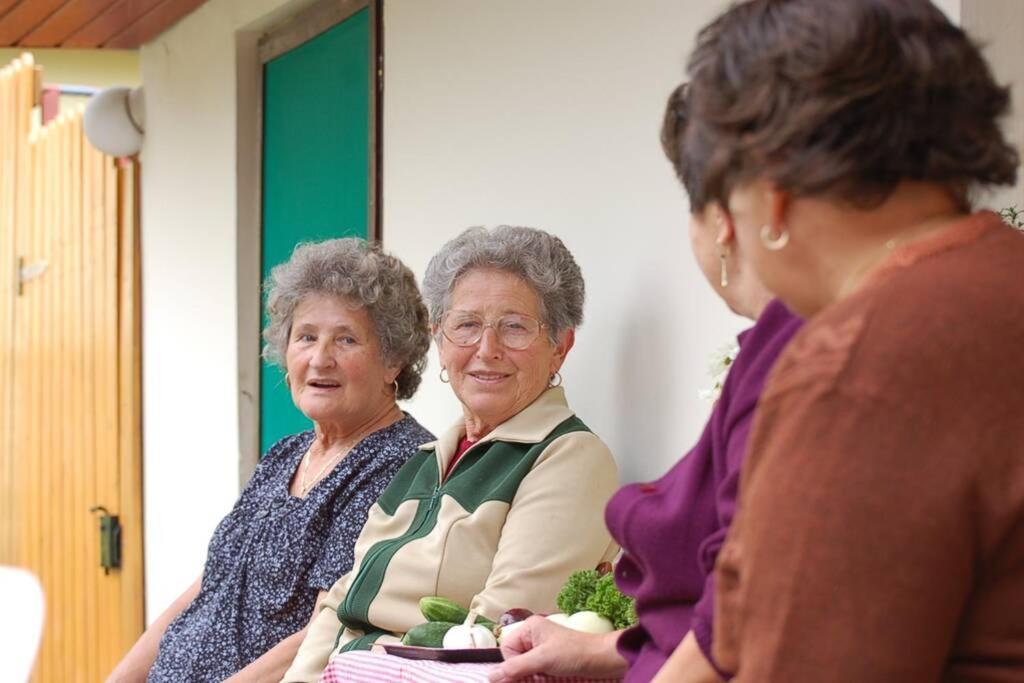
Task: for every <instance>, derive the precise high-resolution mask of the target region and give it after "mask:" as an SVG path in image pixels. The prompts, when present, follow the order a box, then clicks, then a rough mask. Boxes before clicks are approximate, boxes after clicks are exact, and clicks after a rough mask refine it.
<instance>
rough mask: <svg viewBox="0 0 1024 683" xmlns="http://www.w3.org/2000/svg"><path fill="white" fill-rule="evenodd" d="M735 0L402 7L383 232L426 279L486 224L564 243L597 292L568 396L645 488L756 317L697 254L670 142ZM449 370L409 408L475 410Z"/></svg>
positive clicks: (679, 446) (442, 420) (441, 418)
mask: <svg viewBox="0 0 1024 683" xmlns="http://www.w3.org/2000/svg"><path fill="white" fill-rule="evenodd" d="M722 4H723V3H719V2H691V3H680V2H675V1H674V0H663V1H648V2H642V3H631V4H629V5H628V6H627V5H623V3H622V2H619V1H617V0H599V1H592V0H574V1H568V0H561V1H559V2H548V1H546V0H521V1H519V2H515V3H497V2H474V1H473V0H432V1H431V2H416V1H413V0H405V1H402V0H391V1H389V2H387V3H385V15H384V34H385V47H386V54H385V89H384V102H385V104H384V241H385V244H386V245H387V246H388V247H389V248H391V249H393V250H394V251H396V252H397V253H398V254H399V255H400V256H401V257H402V258H404V259H405V260H406V261H407V263H409V265H410V266H411V267H412V268H413V270H415V271H416V272H417V273H418V274H420V275H422V273H423V272H424V270H425V269H426V265H427V261H428V260H429V258H430V256H431V255H432V254H433V253H434V252H435V251H436V250H437V249H438V247H440V245H441V244H442V243H443V241H444V240H446V239H448V238H451V237H453V236H454V235H456V234H457V233H458V232H459V231H461V230H462V229H463V228H465V227H467V226H470V225H478V224H484V225H494V224H498V223H512V224H521V225H530V226H535V227H540V228H544V229H546V230H550V231H551V232H553V233H555V234H557V235H559V236H560V237H561V238H562V239H563V240H564V241H565V242H566V244H567V245H568V246H569V248H570V249H571V250H572V251H573V253H574V254H575V255H576V257H577V259H578V260H579V262H580V266H581V267H582V269H583V273H584V276H585V277H586V281H587V289H588V292H587V305H586V311H585V317H586V321H585V323H584V325H583V327H582V329H581V330H580V331H579V334H578V336H577V345H576V348H575V349H574V350H573V351H572V353H571V355H570V356H569V360H568V362H567V363H566V366H565V369H564V370H563V372H562V374H563V376H564V380H565V386H566V390H567V393H568V396H569V399H570V401H571V403H572V405H573V407H574V408H575V409H576V410H577V412H578V413H579V415H580V416H581V417H582V418H583V419H584V420H585V421H586V422H587V423H588V424H589V425H590V426H591V428H592V429H594V430H595V431H596V432H598V433H599V434H600V435H601V436H603V437H604V438H605V439H606V440H607V441H608V443H609V444H610V445H611V447H612V450H613V452H614V453H615V454H616V457H617V459H618V461H619V464H620V467H621V469H622V472H623V475H624V477H625V478H626V479H630V480H633V479H637V478H649V477H653V476H656V475H658V474H659V473H661V472H662V471H664V470H665V469H666V467H667V466H668V465H669V464H670V463H672V462H674V461H675V460H676V459H677V458H678V457H679V455H680V454H681V453H683V452H684V451H685V450H686V448H687V446H688V445H689V444H690V443H691V442H692V441H693V440H694V439H695V438H696V436H697V435H698V433H699V429H700V427H701V425H702V424H703V421H704V419H705V417H706V415H707V411H708V408H709V406H708V405H707V403H706V402H704V401H702V400H700V399H699V398H698V396H697V392H698V390H699V389H701V388H703V387H704V386H705V385H707V383H708V379H707V376H706V365H707V358H708V356H709V355H710V353H711V352H712V351H713V350H714V349H715V348H716V347H718V346H720V345H721V344H723V343H724V342H727V341H729V340H730V339H731V338H732V335H733V334H734V333H735V331H736V330H737V327H738V321H737V319H735V318H734V316H732V315H731V314H729V313H728V312H727V311H726V310H725V308H724V306H723V305H722V304H721V303H720V302H719V301H718V299H717V298H716V297H715V296H714V295H713V294H712V292H711V290H710V288H709V287H708V286H707V284H706V283H705V281H704V280H703V278H702V276H701V275H700V273H699V271H698V270H697V268H696V266H695V265H694V262H693V259H692V257H691V255H690V249H689V241H688V238H687V232H686V227H687V215H688V211H687V206H686V203H685V199H684V193H683V192H682V189H681V187H680V185H679V184H678V182H677V181H676V179H675V176H674V174H673V173H672V170H671V167H670V165H669V164H668V162H667V161H666V160H665V158H664V156H663V154H662V152H661V148H660V146H659V143H658V132H659V126H660V123H661V115H662V112H663V106H664V103H665V100H666V99H667V97H668V94H669V92H670V91H671V90H672V88H673V87H675V85H677V84H678V83H679V82H680V80H681V75H682V70H683V61H684V57H685V55H686V53H687V52H688V50H689V46H690V44H691V42H692V39H693V35H694V33H695V31H696V30H697V28H698V27H699V26H701V25H702V24H703V23H704V22H705V21H706V20H707V19H709V18H710V17H711V15H712V14H713V11H714V9H715V8H716V7H718V6H721V5H722ZM627 9H628V11H627ZM437 370H438V365H437V359H436V357H435V355H434V354H432V355H431V367H430V369H429V370H428V379H427V381H426V382H425V385H424V387H423V389H422V390H421V391H420V393H419V395H418V396H417V397H416V398H415V399H414V400H413V401H411V402H410V404H409V408H410V410H411V411H412V412H413V413H414V414H415V415H416V416H417V417H419V418H420V419H421V420H422V421H424V422H425V423H426V424H427V425H428V426H430V427H431V428H434V429H438V428H442V427H443V426H445V425H447V424H448V423H449V422H450V421H451V420H452V419H453V417H455V416H458V415H459V408H458V404H457V403H456V401H455V399H454V397H453V396H452V394H451V391H450V390H449V389H448V388H447V387H444V386H443V385H441V384H440V382H439V380H438V379H437V376H436V375H437Z"/></svg>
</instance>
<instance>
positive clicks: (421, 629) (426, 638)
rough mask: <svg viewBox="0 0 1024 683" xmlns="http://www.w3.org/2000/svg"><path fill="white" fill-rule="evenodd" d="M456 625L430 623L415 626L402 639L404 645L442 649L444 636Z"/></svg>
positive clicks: (437, 622)
mask: <svg viewBox="0 0 1024 683" xmlns="http://www.w3.org/2000/svg"><path fill="white" fill-rule="evenodd" d="M453 626H456V624H453V623H450V622H447V621H428V622H427V623H425V624H417V625H416V626H413V627H412V628H411V629H409V631H408V632H407V633H406V634H405V635H404V636H403V637H402V645H418V646H420V647H441V646H443V645H444V636H445V634H446V633H448V631H449V630H450V629H451V628H452V627H453Z"/></svg>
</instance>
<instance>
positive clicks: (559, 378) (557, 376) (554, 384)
mask: <svg viewBox="0 0 1024 683" xmlns="http://www.w3.org/2000/svg"><path fill="white" fill-rule="evenodd" d="M556 380H557V381H556ZM548 386H549V387H552V388H554V387H560V386H562V375H560V374H559V372H558V370H555V374H553V375H551V377H550V378H549V379H548Z"/></svg>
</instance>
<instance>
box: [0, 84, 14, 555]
mask: <svg viewBox="0 0 1024 683" xmlns="http://www.w3.org/2000/svg"><path fill="white" fill-rule="evenodd" d="M14 69H15V67H14V65H11V66H8V67H4V68H3V69H0V150H4V153H2V154H0V516H2V517H3V518H5V519H8V520H10V519H13V516H14V511H15V501H14V495H15V493H14V491H15V489H14V481H15V464H14V458H13V457H12V455H13V452H14V433H13V430H12V426H13V425H12V424H11V422H12V417H13V416H12V414H11V413H12V410H13V406H12V402H13V399H14V344H15V342H14V297H15V292H14V288H15V276H16V274H15V268H16V264H17V251H16V248H15V231H14V227H15V222H14V221H15V204H14V202H15V197H16V196H17V191H16V189H15V182H16V175H17V173H16V170H15V166H16V164H17V158H18V157H17V151H16V150H15V149H14V145H15V144H16V142H17V140H18V134H17V130H16V121H15V103H14V98H15V89H16V87H17V82H16V80H15V73H14ZM16 560H17V529H16V527H15V525H13V524H0V564H14V563H15V562H16Z"/></svg>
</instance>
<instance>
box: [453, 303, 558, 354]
mask: <svg viewBox="0 0 1024 683" xmlns="http://www.w3.org/2000/svg"><path fill="white" fill-rule="evenodd" d="M488 327H490V328H491V329H493V330H494V334H496V335H497V337H498V341H500V342H501V343H502V345H503V346H504V347H505V348H508V349H512V350H514V351H522V350H523V349H525V348H526V347H528V346H529V345H530V344H532V343H533V341H534V340H535V339H536V338H537V335H538V334H540V328H542V327H547V326H546V325H545V324H544V323H542V322H540V321H538V320H536V319H534V318H531V317H530V316H528V315H520V314H518V313H509V314H508V315H503V316H501V317H500V318H498V319H497V320H493V321H491V322H487V321H485V320H484V319H483V318H482V317H480V316H479V315H477V314H476V313H467V312H465V311H448V312H447V313H445V315H444V318H442V319H441V334H443V335H444V338H445V339H447V340H448V341H450V342H451V343H452V344H455V345H456V346H472V345H473V344H476V343H477V342H479V341H480V340H481V339H482V338H483V336H484V330H486V329H487V328H488Z"/></svg>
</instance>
